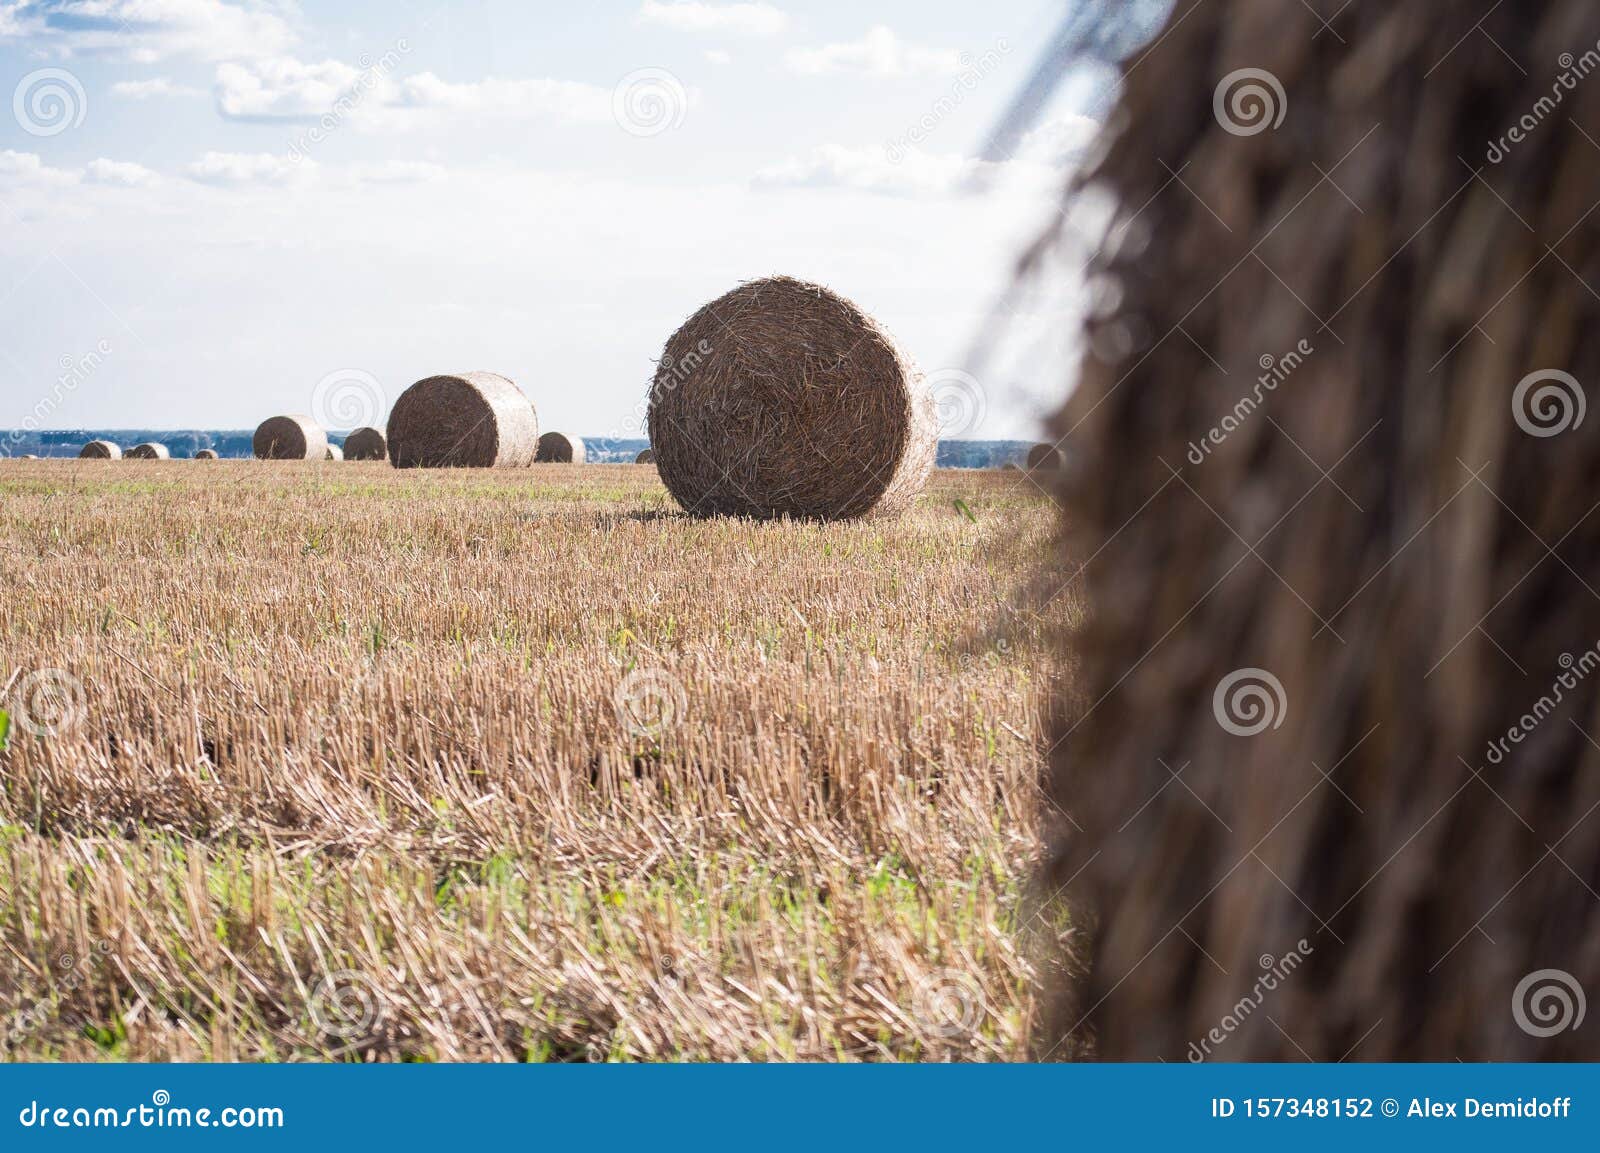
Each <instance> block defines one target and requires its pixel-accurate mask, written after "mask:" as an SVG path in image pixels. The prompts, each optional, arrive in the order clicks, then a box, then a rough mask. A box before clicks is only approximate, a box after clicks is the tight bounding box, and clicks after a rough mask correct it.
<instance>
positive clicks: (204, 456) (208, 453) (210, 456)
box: [194, 448, 217, 460]
mask: <svg viewBox="0 0 1600 1153" xmlns="http://www.w3.org/2000/svg"><path fill="white" fill-rule="evenodd" d="M194 458H195V460H216V459H217V454H216V450H215V449H209V448H202V449H201V450H200V451H199V452H197V453H195V454H194Z"/></svg>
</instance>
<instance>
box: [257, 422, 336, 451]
mask: <svg viewBox="0 0 1600 1153" xmlns="http://www.w3.org/2000/svg"><path fill="white" fill-rule="evenodd" d="M251 449H252V450H253V451H254V453H255V456H256V459H257V460H322V459H324V458H325V457H326V456H327V454H328V434H327V433H326V432H324V431H323V430H322V427H321V426H320V425H319V424H317V422H316V421H314V420H312V419H311V418H310V417H309V416H302V415H300V414H298V413H292V414H290V415H288V416H272V417H268V418H267V419H266V420H264V421H262V422H261V424H260V426H259V427H258V428H257V429H256V435H255V437H254V439H253V440H252V441H251Z"/></svg>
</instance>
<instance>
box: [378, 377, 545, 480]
mask: <svg viewBox="0 0 1600 1153" xmlns="http://www.w3.org/2000/svg"><path fill="white" fill-rule="evenodd" d="M388 441H389V461H390V463H391V464H393V465H394V466H395V467H396V468H526V467H527V466H528V465H530V464H532V463H533V458H534V455H535V453H536V452H537V451H538V448H539V417H538V414H537V413H536V412H535V411H534V408H533V402H532V401H531V400H529V399H528V398H527V397H526V396H524V395H523V393H522V390H521V389H519V388H518V387H517V386H516V385H515V384H513V383H512V382H511V381H509V380H507V379H506V378H505V377H503V376H498V375H496V374H495V373H492V372H463V373H459V374H456V375H449V376H430V377H428V378H427V379H426V380H419V381H417V383H416V384H413V385H412V386H411V387H410V388H408V389H406V390H405V392H403V393H401V394H400V399H399V400H397V401H396V402H395V406H394V409H393V410H392V411H391V412H390V413H389V432H388Z"/></svg>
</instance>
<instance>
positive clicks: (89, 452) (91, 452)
mask: <svg viewBox="0 0 1600 1153" xmlns="http://www.w3.org/2000/svg"><path fill="white" fill-rule="evenodd" d="M78 459H79V460H121V459H122V449H121V447H119V446H118V445H117V444H115V443H113V442H112V441H109V440H91V441H90V442H89V443H88V444H86V445H84V446H83V448H82V449H81V450H80V451H79V453H78Z"/></svg>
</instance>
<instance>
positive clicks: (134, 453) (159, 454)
mask: <svg viewBox="0 0 1600 1153" xmlns="http://www.w3.org/2000/svg"><path fill="white" fill-rule="evenodd" d="M122 455H123V456H124V457H126V458H127V459H128V460H171V459H172V453H171V452H170V451H168V449H167V446H166V445H164V444H159V443H157V442H156V441H153V440H147V441H145V442H144V443H143V444H136V445H134V446H133V447H132V448H130V449H129V450H128V451H127V452H125V453H123V454H122Z"/></svg>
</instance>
